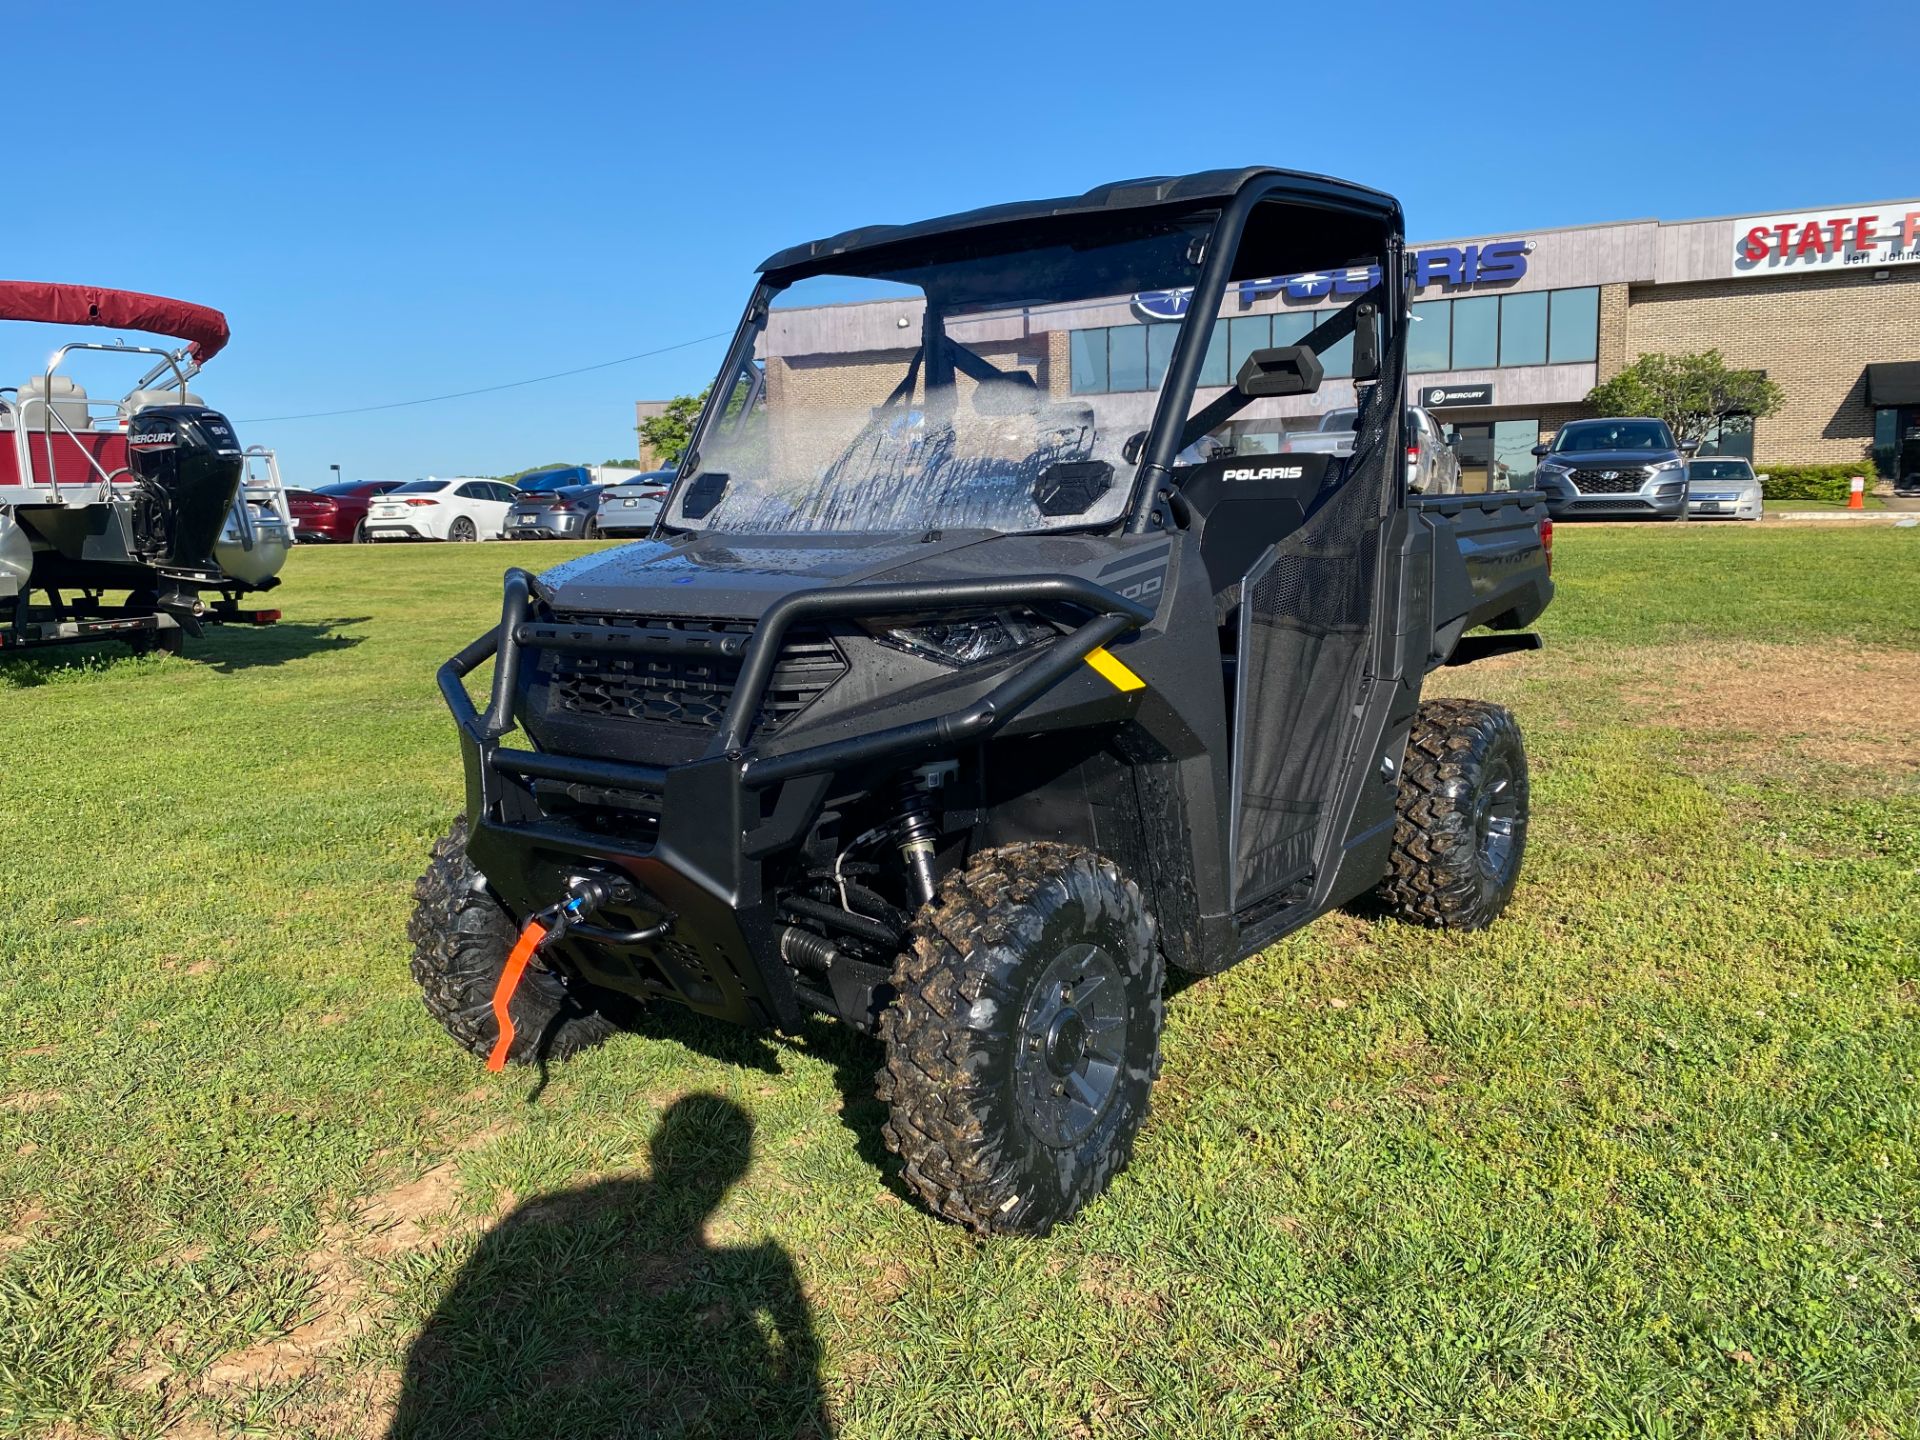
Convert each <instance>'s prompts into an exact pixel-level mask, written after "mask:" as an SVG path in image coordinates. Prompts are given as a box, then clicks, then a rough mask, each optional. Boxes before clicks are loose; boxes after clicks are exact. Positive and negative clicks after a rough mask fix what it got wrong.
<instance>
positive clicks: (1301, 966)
mask: <svg viewBox="0 0 1920 1440" xmlns="http://www.w3.org/2000/svg"><path fill="white" fill-rule="evenodd" d="M1651 542H1658V543H1651ZM1916 543H1920V542H1916V539H1915V532H1913V531H1911V530H1896V529H1891V528H1887V527H1884V526H1879V525H1872V526H1851V527H1848V526H1832V527H1824V526H1822V527H1803V526H1785V525H1782V526H1774V525H1771V524H1767V525H1750V526H1736V525H1727V526H1706V525H1698V526H1691V525H1690V526H1686V527H1660V529H1659V530H1658V531H1657V532H1650V530H1649V528H1648V527H1611V526H1610V527H1605V528H1593V529H1587V528H1580V529H1575V528H1573V527H1567V528H1566V529H1564V530H1563V531H1562V534H1561V537H1560V540H1559V544H1558V546H1557V561H1556V578H1557V580H1558V581H1559V584H1560V587H1561V588H1560V593H1559V597H1558V599H1557V600H1556V603H1555V604H1554V606H1553V607H1552V608H1551V609H1550V610H1549V611H1548V613H1547V614H1546V616H1545V618H1544V620H1543V621H1542V623H1541V626H1540V628H1541V630H1542V631H1543V633H1544V634H1545V637H1546V640H1547V648H1546V650H1545V651H1543V652H1541V653H1539V654H1537V655H1522V656H1512V657H1507V658H1505V659H1502V660H1498V661H1493V662H1488V663H1487V664H1485V665H1482V666H1475V667H1473V668H1471V669H1470V670H1466V671H1456V672H1443V673H1442V675H1440V676H1439V677H1437V683H1436V684H1435V685H1433V686H1431V687H1430V690H1431V692H1432V693H1449V692H1452V693H1472V694H1480V695H1484V696H1486V697H1488V698H1493V699H1497V700H1500V701H1501V702H1503V703H1505V704H1507V705H1510V706H1512V707H1513V708H1514V710H1515V711H1516V712H1517V714H1518V715H1519V717H1520V720H1521V723H1522V725H1523V726H1524V727H1525V730H1526V734H1527V741H1528V745H1529V749H1530V750H1531V752H1532V755H1533V757H1534V761H1533V763H1534V767H1535V768H1534V787H1535V790H1534V795H1535V809H1534V814H1535V822H1534V830H1533V839H1532V845H1533V848H1532V849H1531V850H1530V852H1529V855H1528V865H1527V871H1526V874H1525V877H1524V878H1523V880H1522V882H1521V886H1520V889H1519V892H1518V894H1517V896H1516V899H1515V902H1514V908H1513V910H1512V911H1511V912H1510V914H1509V917H1508V919H1507V920H1506V921H1504V922H1503V923H1502V924H1500V925H1498V926H1496V927H1494V928H1493V929H1491V930H1488V931H1486V932H1484V933H1481V934H1474V935H1463V936H1445V935H1439V936H1437V935H1435V934H1432V933H1430V932H1426V931H1422V930H1416V929H1413V928H1410V927H1407V926H1403V925H1400V924H1397V923H1394V922H1391V921H1387V920H1384V919H1381V918H1379V917H1377V916H1374V915H1371V914H1368V913H1364V912H1362V913H1346V914H1338V915H1334V916H1330V917H1328V918H1326V919H1324V920H1322V921H1320V922H1318V923H1317V924H1315V925H1313V926H1312V927H1310V928H1309V929H1308V930H1307V931H1305V932H1304V933H1303V934H1301V935H1300V936H1298V937H1296V938H1294V939H1291V940H1288V941H1286V942H1284V943H1283V944H1281V945H1279V946H1277V947H1275V948H1274V949H1273V950H1271V951H1270V952H1269V953H1268V954H1266V955H1265V956H1264V957H1262V958H1259V959H1256V960H1254V961H1251V962H1249V963H1247V964H1245V965H1243V966H1241V967H1240V968H1238V969H1236V970H1234V971H1232V972H1231V973H1229V974H1227V975H1224V976H1221V977H1218V978H1215V979H1208V980H1200V981H1193V982H1188V983H1185V984H1184V985H1182V986H1181V987H1179V988H1178V989H1177V993H1175V994H1173V995H1172V996H1171V998H1170V1001H1169V1005H1168V1024H1167V1032H1166V1041H1165V1045H1166V1052H1167V1063H1166V1073H1165V1077H1164V1078H1163V1080H1162V1082H1161V1084H1160V1087H1159V1089H1158V1090H1156V1092H1155V1097H1154V1109H1153V1113H1152V1115H1151V1118H1150V1119H1149V1121H1148V1122H1147V1126H1146V1129H1145V1131H1144V1132H1143V1134H1142V1137H1141V1141H1140V1147H1139V1152H1138V1155H1137V1157H1136V1161H1135V1164H1134V1166H1133V1167H1132V1169H1131V1170H1129V1171H1128V1172H1127V1173H1126V1174H1125V1175H1123V1176H1122V1177H1121V1179H1120V1180H1119V1181H1118V1182H1117V1184H1116V1185H1115V1187H1114V1188H1113V1190H1112V1192H1111V1193H1110V1194H1109V1195H1108V1196H1107V1197H1106V1198H1105V1199H1104V1200H1103V1201H1101V1202H1100V1203H1098V1204H1096V1205H1095V1206H1093V1207H1092V1208H1091V1209H1089V1210H1088V1212H1087V1213H1086V1214H1085V1216H1084V1217H1083V1218H1082V1219H1081V1220H1080V1221H1078V1222H1077V1223H1075V1224H1073V1225H1071V1226H1068V1227H1066V1228H1064V1229H1062V1230H1061V1231H1059V1232H1057V1233H1056V1234H1055V1235H1054V1236H1052V1237H1051V1238H1049V1239H1046V1240H1041V1241H1009V1242H995V1243H984V1244H983V1243H981V1242H979V1241H976V1240H974V1239H972V1238H970V1237H969V1236H968V1235H966V1234H965V1233H964V1232H962V1231H961V1230H959V1229H957V1228H953V1227H949V1226H945V1225H943V1224H941V1223H939V1222H937V1221H936V1220H934V1219H932V1218H931V1217H930V1216H929V1215H928V1214H927V1213H926V1212H925V1211H924V1210H922V1209H921V1208H919V1207H918V1206H916V1205H913V1204H911V1203H908V1202H907V1201H906V1200H905V1199H904V1198H903V1197H902V1191H901V1187H900V1184H899V1182H898V1180H897V1178H896V1176H895V1174H894V1172H893V1170H892V1168H891V1164H892V1162H891V1161H889V1160H888V1159H886V1158H885V1157H884V1154H883V1151H882V1149H881V1146H880V1143H879V1139H878V1127H879V1124H880V1123H881V1120H882V1118H883V1116H884V1110H883V1107H881V1106H880V1105H879V1103H878V1102H877V1101H876V1100H875V1099H874V1094H873V1085H872V1075H873V1071H874V1069H875V1067H876V1065H877V1063H878V1051H877V1048H875V1047H874V1046H872V1045H871V1044H870V1043H869V1042H867V1041H865V1040H862V1039H860V1038H858V1037H856V1036H853V1035H851V1034H850V1033H847V1032H845V1031H840V1030H835V1029H831V1028H829V1027H827V1026H826V1025H825V1024H821V1025H819V1026H818V1027H817V1028H815V1029H811V1030H809V1031H807V1032H806V1033H804V1034H802V1035H800V1036H798V1037H796V1038H792V1039H780V1040H767V1039H763V1038H757V1037H755V1036H752V1035H749V1034H746V1033H744V1032H738V1031H734V1030H731V1029H725V1028H721V1027H718V1026H715V1025H709V1024H707V1023H705V1022H700V1021H696V1020H693V1019H690V1018H688V1017H685V1016H683V1015H661V1016H659V1017H657V1018H655V1019H652V1020H649V1021H647V1022H646V1023H645V1024H644V1025H643V1026H642V1028H641V1030H640V1033H637V1034H633V1035H628V1036H624V1037H621V1038H619V1039H616V1040H615V1041H614V1042H612V1043H611V1044H609V1045H607V1046H606V1047H604V1048H603V1049H601V1050H598V1051H595V1052H593V1053H591V1054H589V1055H587V1056H585V1057H582V1058H580V1059H578V1060H574V1061H570V1062H567V1063H565V1064H562V1065H556V1066H554V1067H552V1068H551V1069H550V1070H549V1071H548V1072H547V1073H545V1074H536V1073H535V1072H533V1071H522V1072H517V1073H512V1074H510V1075H508V1076H506V1077H492V1076H489V1075H487V1074H486V1073H485V1072H484V1071H482V1070H481V1069H480V1067H479V1065H478V1064H477V1062H475V1061H473V1060H472V1059H471V1057H468V1056H466V1055H464V1054H462V1053H461V1052H460V1051H458V1050H457V1049H455V1048H453V1047H451V1046H449V1045H448V1044H446V1043H445V1037H444V1036H442V1035H441V1034H440V1033H439V1031H438V1029H437V1028H436V1027H435V1026H434V1025H432V1023H431V1022H430V1021H429V1020H428V1019H427V1017H426V1016H425V1015H424V1014H423V1013H422V1011H421V1008H420V1004H419V999H418V995H417V992H416V991H415V989H414V987H413V985H412V983H411V982H410V980H409V978H408V975H407V955H408V947H407V943H406V940H405V937H404V927H405V923H406V918H407V914H408V911H409V908H410V904H411V901H410V888H411V886H412V884H413V881H414V877H415V876H416V875H417V874H418V873H419V871H420V868H421V865H422V857H423V856H424V855H425V854H426V851H427V849H428V847H429V846H430V844H431V843H432V841H433V839H434V838H435V837H436V836H437V835H439V834H440V833H441V832H442V831H443V830H444V829H445V827H446V825H447V823H448V821H449V819H450V818H451V817H452V816H453V815H454V814H455V812H456V811H457V809H458V807H459V805H460V803H461V793H460V775H459V770H458V767H457V766H456V765H455V764H453V763H452V756H453V737H452V732H451V727H450V725H449V723H448V720H447V718H446V715H445V712H444V711H443V709H442V708H441V706H440V704H439V702H438V698H437V696H436V695H435V693H434V687H433V672H434V668H435V667H436V666H437V664H438V663H439V662H440V661H441V660H442V659H444V658H445V657H446V656H447V655H448V654H450V653H451V652H452V651H453V650H455V649H456V648H458V647H459V646H460V645H461V644H463V643H465V641H466V640H468V639H469V638H470V637H471V636H472V635H474V634H476V633H478V632H479V631H480V630H482V629H483V628H485V626H486V625H487V624H488V623H490V619H491V616H490V614H489V612H490V611H492V610H493V609H494V607H496V606H497V604H498V593H499V592H498V582H497V577H498V574H499V571H500V569H501V567H502V566H503V565H505V564H527V563H530V562H531V563H534V564H544V563H546V562H548V561H549V560H553V559H558V558H561V557H564V556H567V555H571V554H574V553H577V551H578V550H579V549H580V548H581V547H569V546H563V545H541V546H513V547H505V546H412V547H404V548H401V547H393V548H380V549H377V550H371V551H370V550H369V549H367V548H366V547H345V546H343V547H338V548H332V549H327V548H322V547H303V548H301V549H300V550H298V551H297V552H296V553H295V555H294V558H293V561H292V563H291V565H290V566H289V570H288V573H287V578H288V582H289V583H288V584H287V586H286V588H285V590H284V592H283V593H284V595H285V599H284V601H283V602H281V603H282V604H283V606H284V609H285V617H286V618H285V620H284V621H283V622H282V623H281V624H280V625H279V626H277V627H275V628H273V629H270V630H265V631H247V632H239V631H233V630H227V631H222V632H219V633H217V634H215V635H214V636H212V637H211V638H209V639H206V640H202V641H198V642H194V643H193V644H191V645H190V647H189V651H188V655H187V657H186V658H184V659H180V658H173V657H165V656H154V657H148V658H145V659H140V660H134V659H129V658H124V657H122V656H119V655H117V654H114V653H111V652H106V651H102V652H99V653H95V654H89V653H78V652H76V653H66V654H60V655H56V656H54V657H52V658H45V657H38V658H34V659H32V660H28V661H14V662H10V663H7V664H4V665H0V696H4V705H5V709H6V713H7V715H8V716H9V719H10V721H11V722H12V723H11V724H10V726H9V730H10V733H12V734H13V735H14V736H15V737H16V741H17V742H18V743H16V746H15V748H14V750H13V751H12V752H11V756H10V763H9V765H8V766H7V767H6V768H5V769H4V770H3V771H0V805H4V807H5V812H6V813H7V814H9V815H10V816H13V817H15V820H16V828H15V842H14V846H13V855H14V861H13V863H11V864H9V865H7V866H5V867H0V953H4V954H6V955H8V956H9V957H11V959H12V961H13V978H12V983H11V984H10V987H9V1005H8V1007H7V1008H6V1010H5V1012H4V1014H0V1036H3V1037H4V1040H3V1041H0V1147H4V1150H5V1152H6V1153H8V1154H9V1155H10V1156H12V1157H13V1158H12V1160H11V1161H10V1163H9V1165H8V1166H6V1167H4V1168H0V1186H4V1189H3V1190H0V1246H4V1248H5V1254H6V1260H7V1264H6V1268H5V1270H4V1272H0V1274H3V1275H4V1279H3V1280H0V1334H4V1335H5V1336H7V1337H8V1338H7V1342H6V1344H5V1347H4V1348H3V1349H0V1356H4V1367H5V1370H4V1378H5V1382H6V1385H7V1386H8V1388H9V1389H10V1390H11V1392H12V1393H13V1394H14V1395H15V1396H17V1397H18V1402H17V1403H18V1405H19V1407H20V1408H19V1409H18V1410H17V1411H16V1412H15V1413H14V1414H13V1416H12V1417H11V1419H12V1421H13V1422H15V1423H19V1424H24V1425H25V1426H27V1427H28V1429H29V1430H31V1429H32V1428H33V1426H34V1425H36V1424H40V1423H51V1422H53V1421H55V1420H60V1419H64V1420H65V1424H64V1425H63V1426H62V1427H59V1428H56V1429H55V1430H54V1431H53V1432H51V1433H55V1434H59V1435H62V1436H63V1437H64V1436H68V1435H75V1436H77V1435H81V1434H94V1433H101V1434H116V1435H129V1436H135V1435H142V1436H143V1435H161V1434H166V1435H170V1436H176V1437H178V1436H203V1435H211V1434H216V1433H219V1434H225V1433H234V1432H236V1431H242V1430H244V1431H245V1432H246V1433H257V1434H272V1435H277V1436H296V1435H305V1434H326V1435H352V1434H365V1435H378V1434H381V1433H385V1431H386V1429H387V1427H388V1425H389V1424H390V1422H392V1421H393V1420H394V1419H395V1417H396V1416H398V1417H399V1418H400V1420H401V1422H402V1424H401V1425H400V1426H399V1427H396V1429H397V1432H398V1433H409V1432H407V1431H406V1428H405V1427H406V1426H408V1425H412V1424H415V1423H420V1422H422V1417H426V1416H429V1415H430V1416H431V1418H432V1422H433V1425H434V1426H437V1427H438V1428H427V1429H423V1430H421V1431H420V1432H419V1433H435V1434H439V1433H444V1434H473V1433H482V1432H484V1433H489V1434H499V1435H524V1436H530V1437H531V1436H548V1435H555V1434H575V1435H584V1434H607V1433H615V1432H616V1431H617V1432H618V1433H660V1434H682V1433H686V1434H712V1435H730V1436H731V1435H747V1434H781V1435H785V1434H805V1433H813V1432H814V1430H817V1429H818V1428H820V1426H821V1425H822V1424H823V1423H831V1424H832V1425H834V1426H835V1427H837V1428H838V1429H839V1431H840V1432H841V1433H844V1434H846V1435H849V1436H882V1435H900V1436H907V1435H911V1436H933V1435H952V1436H962V1435H966V1436H973V1435H989V1434H996V1435H997V1434H1019V1435H1028V1434H1032V1435H1062V1436H1065V1435H1075V1436H1086V1435H1110V1434H1111V1435H1168V1434H1178V1435H1182V1436H1204V1435H1220V1436H1227V1435H1233V1436H1245V1435H1269V1434H1271V1435H1279V1434H1298V1433H1307V1434H1334V1433H1339V1434H1353V1433H1377V1434H1406V1433H1416V1432H1423V1431H1427V1432H1430V1431H1434V1430H1442V1429H1453V1428H1456V1427H1464V1428H1468V1429H1476V1430H1494V1429H1501V1430H1514V1429H1517V1430H1524V1431H1528V1432H1539V1431H1544V1430H1550V1429H1558V1430H1562V1431H1565V1432H1567V1433H1575V1434H1602V1433H1608V1434H1611V1433H1623V1432H1628V1431H1640V1430H1649V1429H1650V1428H1656V1427H1655V1422H1656V1419H1657V1420H1658V1421H1659V1423H1661V1424H1664V1425H1665V1427H1666V1430H1665V1431H1662V1432H1659V1433H1676V1434H1679V1433H1711V1434H1728V1435H1732V1434H1742V1435H1750V1434H1768V1433H1779V1434H1784V1433H1819V1432H1831V1431H1837V1430H1848V1431H1854V1432H1857V1433H1863V1434H1875V1433H1883V1434H1893V1433H1902V1432H1904V1431H1905V1430H1906V1429H1907V1428H1908V1427H1910V1426H1911V1423H1912V1417H1913V1415H1914V1414H1915V1413H1916V1407H1917V1406H1920V1358H1917V1357H1920V1279H1917V1278H1916V1273H1915V1268H1914V1267H1915V1256H1916V1253H1920V1247H1917V1246H1916V1239H1915V1232H1914V1229H1913V1226H1914V1224H1915V1223H1916V1222H1915V1217H1916V1215H1917V1214H1920V1179H1917V1178H1916V1177H1920V1153H1916V1151H1917V1149H1920V1138H1917V1137H1916V1132H1915V1115H1916V1113H1920V1090H1917V1089H1916V1083H1917V1082H1916V1079H1915V1077H1916V1075H1920V908H1917V907H1916V906H1915V904H1914V900H1913V897H1914V894H1915V890H1916V875H1917V872H1920V727H1917V726H1916V724H1915V716H1916V715H1920V658H1916V657H1917V656H1920V604H1916V601H1917V600H1920V593H1916V584H1915V581H1914V578H1913V577H1914V576H1915V574H1916V573H1920V567H1917V566H1916V563H1915V562H1916V552H1915V549H1914V547H1915V544H1916ZM1762 578H1764V580H1765V582H1766V583H1765V584H1764V586H1763V585H1761V584H1760V583H1759V581H1760V580H1761V579H1762ZM31 737H38V738H37V739H35V738H31ZM87 747H95V748H111V750H112V751H113V752H114V753H115V755H116V756H117V757H118V760H119V764H118V765H117V766H116V767H115V768H113V769H112V770H109V769H107V768H106V767H97V766H89V765H84V764H81V765H76V764H74V763H72V762H73V757H74V755H75V753H76V751H79V750H81V749H83V748H87ZM129 773H132V774H138V775H140V776H142V777H144V783H142V784H140V785H138V786H132V787H130V786H128V785H127V784H126V783H125V776H126V775H127V774H129ZM109 873H110V874H111V875H112V876H113V877H114V883H113V884H111V885H103V884H102V883H101V877H102V875H103V874H109ZM736 1178H737V1183H730V1182H732V1181H734V1180H735V1179H736Z"/></svg>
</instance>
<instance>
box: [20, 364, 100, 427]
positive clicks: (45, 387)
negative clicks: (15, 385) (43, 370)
mask: <svg viewBox="0 0 1920 1440" xmlns="http://www.w3.org/2000/svg"><path fill="white" fill-rule="evenodd" d="M19 410H20V419H21V423H22V424H23V425H25V426H26V428H27V429H29V430H45V429H47V428H49V423H51V428H52V430H53V431H54V433H55V434H59V433H60V431H61V427H62V426H64V427H65V428H66V429H68V430H75V431H80V430H86V429H88V428H89V426H90V425H91V420H90V418H89V417H88V415H87V392H86V391H85V390H83V389H81V388H80V386H79V385H78V384H77V383H75V382H74V381H73V380H70V379H68V378H67V377H66V376H65V375H55V376H54V377H53V378H52V380H51V381H49V380H48V378H47V377H46V376H45V375H35V376H34V377H33V378H32V379H31V380H28V381H27V382H26V383H25V384H24V385H22V386H21V387H20V400H19ZM49 411H51V412H52V416H53V418H52V421H51V422H49V420H48V412H49Z"/></svg>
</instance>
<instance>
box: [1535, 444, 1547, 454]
mask: <svg viewBox="0 0 1920 1440" xmlns="http://www.w3.org/2000/svg"><path fill="white" fill-rule="evenodd" d="M1533 453H1534V454H1535V455H1545V454H1546V453H1547V447H1546V446H1544V445H1536V446H1534V447H1533Z"/></svg>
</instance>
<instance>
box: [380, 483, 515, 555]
mask: <svg viewBox="0 0 1920 1440" xmlns="http://www.w3.org/2000/svg"><path fill="white" fill-rule="evenodd" d="M517 498H518V493H517V492H516V491H515V490H514V488H513V487H512V486H511V485H508V484H507V483H505V482H504V481H501V480H478V479H464V478H461V477H459V476H455V477H454V478H453V479H451V480H436V479H432V478H429V479H426V480H409V481H408V482H407V483H406V484H404V485H400V486H397V487H395V488H394V489H393V490H390V491H388V492H387V493H386V494H385V495H380V496H376V497H375V499H374V501H373V503H372V504H371V505H369V506H368V507H367V526H366V533H367V538H368V539H369V540H498V539H499V538H500V536H501V533H502V532H503V531H504V529H505V528H506V523H507V511H509V510H510V509H512V508H513V502H514V501H515V500H516V499H517Z"/></svg>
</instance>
